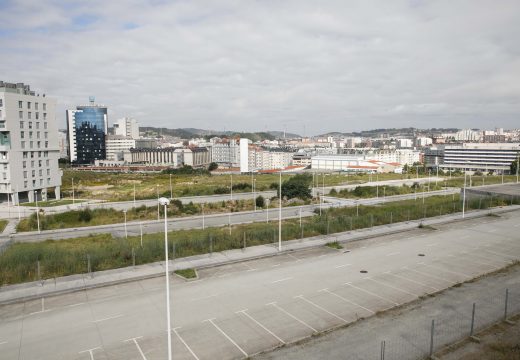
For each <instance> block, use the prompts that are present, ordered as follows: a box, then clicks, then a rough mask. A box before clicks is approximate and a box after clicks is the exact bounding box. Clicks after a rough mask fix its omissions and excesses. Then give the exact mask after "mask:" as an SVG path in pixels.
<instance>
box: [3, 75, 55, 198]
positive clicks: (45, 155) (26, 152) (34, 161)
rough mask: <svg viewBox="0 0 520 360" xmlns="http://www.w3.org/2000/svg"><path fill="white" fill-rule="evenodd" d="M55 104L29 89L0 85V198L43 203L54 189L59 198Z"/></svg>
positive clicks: (17, 85)
mask: <svg viewBox="0 0 520 360" xmlns="http://www.w3.org/2000/svg"><path fill="white" fill-rule="evenodd" d="M55 109H56V100H55V99H52V98H48V97H46V96H45V94H42V95H41V96H40V94H36V93H35V92H34V91H31V89H30V87H29V85H24V84H23V83H17V84H11V83H6V82H3V81H0V194H1V196H2V200H7V198H8V196H9V198H10V199H12V201H13V203H14V204H16V203H18V202H19V201H24V200H28V201H30V202H32V201H34V199H35V195H36V198H38V199H42V200H46V199H47V189H48V188H54V192H55V196H56V199H59V198H60V187H61V174H62V172H61V170H60V169H59V167H58V159H59V154H60V149H59V146H58V127H57V123H56V116H55V115H56V113H55Z"/></svg>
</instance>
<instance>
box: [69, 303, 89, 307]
mask: <svg viewBox="0 0 520 360" xmlns="http://www.w3.org/2000/svg"><path fill="white" fill-rule="evenodd" d="M83 304H85V303H84V302H80V303H77V304H71V305H67V307H76V306H80V305H83Z"/></svg>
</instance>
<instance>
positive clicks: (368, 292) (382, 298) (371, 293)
mask: <svg viewBox="0 0 520 360" xmlns="http://www.w3.org/2000/svg"><path fill="white" fill-rule="evenodd" d="M344 285H347V286H350V287H353V288H354V289H358V290H361V291H363V292H366V293H367V294H370V295H372V296H375V297H377V298H380V299H381V300H384V301H386V302H389V303H392V304H394V305H399V303H396V302H395V301H392V300H389V299H385V298H384V297H382V296H379V295H377V294H374V293H373V292H371V291H368V290H365V289H362V288H360V287H357V286H355V285H352V284H351V283H345V284H344Z"/></svg>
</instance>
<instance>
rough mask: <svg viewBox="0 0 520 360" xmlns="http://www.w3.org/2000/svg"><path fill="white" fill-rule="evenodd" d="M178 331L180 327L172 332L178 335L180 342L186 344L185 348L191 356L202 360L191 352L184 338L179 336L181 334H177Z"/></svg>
mask: <svg viewBox="0 0 520 360" xmlns="http://www.w3.org/2000/svg"><path fill="white" fill-rule="evenodd" d="M177 329H180V327H176V328H174V329H172V331H173V332H174V333H175V335H177V337H178V338H179V340H180V341H181V342H182V343H183V344H184V346H186V349H188V351H189V352H190V354H191V355H192V356H193V357H194V358H195V359H196V360H200V359H199V357H198V356H197V355H195V353H194V352H193V350H191V348H190V347H189V346H188V344H186V341H184V339H183V338H181V336H180V335H179V333H178V332H177Z"/></svg>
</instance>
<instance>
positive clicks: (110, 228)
mask: <svg viewBox="0 0 520 360" xmlns="http://www.w3.org/2000/svg"><path fill="white" fill-rule="evenodd" d="M458 191H459V190H458V189H457V190H451V189H450V190H448V191H444V190H442V191H431V192H425V193H423V194H421V195H420V196H421V197H422V196H423V195H424V197H429V196H435V195H450V194H454V193H457V192H458ZM417 196H419V194H417ZM414 197H415V194H407V195H395V196H387V197H379V198H371V199H359V204H362V205H376V204H382V203H385V202H390V201H399V200H406V199H413V198H414ZM324 201H325V202H324V203H323V204H322V205H321V206H322V209H327V208H329V207H341V206H356V202H355V200H352V199H341V198H332V197H324ZM319 208H320V205H305V206H293V207H284V208H282V219H291V218H299V217H300V214H301V217H302V218H304V217H308V216H313V215H315V212H314V211H315V210H316V209H319ZM278 216H279V211H278V208H270V209H269V211H268V210H267V209H263V210H257V211H256V212H255V211H243V212H236V213H224V214H213V215H207V216H200V215H199V216H190V217H182V218H173V219H170V220H169V221H168V226H169V228H170V229H197V228H198V229H200V228H202V227H203V225H204V227H219V226H228V225H237V224H245V223H252V222H264V221H268V220H269V221H276V220H278ZM203 218H204V220H203ZM163 221H164V220H163V219H161V220H160V221H157V220H152V221H143V222H128V223H127V230H126V231H127V232H128V236H137V235H140V233H141V230H142V232H143V234H153V233H159V232H162V231H164V223H163ZM203 223H204V224H203ZM103 233H110V234H112V235H113V236H114V237H124V236H125V225H124V223H119V224H111V225H100V226H89V227H78V228H69V229H59V230H46V231H42V232H41V233H38V232H37V231H32V232H24V233H17V234H12V235H11V237H12V238H13V240H14V241H18V242H22V241H23V242H34V241H44V240H47V239H54V240H59V239H70V238H76V237H82V236H88V235H90V234H103Z"/></svg>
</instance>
